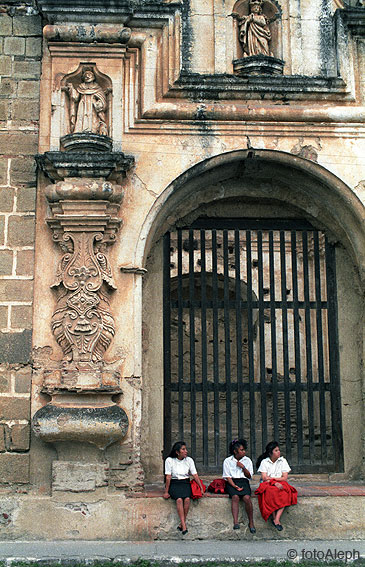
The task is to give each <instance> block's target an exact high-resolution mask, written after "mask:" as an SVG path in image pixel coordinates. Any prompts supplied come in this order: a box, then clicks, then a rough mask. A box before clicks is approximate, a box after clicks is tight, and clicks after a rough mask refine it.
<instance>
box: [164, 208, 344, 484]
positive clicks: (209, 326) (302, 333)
mask: <svg viewBox="0 0 365 567" xmlns="http://www.w3.org/2000/svg"><path fill="white" fill-rule="evenodd" d="M163 293H164V443H165V450H168V449H169V448H170V446H171V444H172V443H173V442H174V441H177V440H185V441H186V443H187V444H188V447H189V451H190V454H191V455H192V456H193V458H194V459H195V460H196V463H197V465H198V467H199V470H200V471H205V472H212V473H215V472H218V471H219V472H220V470H221V465H222V461H223V459H224V458H225V457H226V456H227V447H228V444H229V442H230V441H231V440H232V439H233V438H237V437H244V438H246V439H247V441H248V443H249V454H250V455H251V457H252V459H256V457H257V456H258V455H259V454H260V453H261V452H262V451H263V449H264V447H265V445H266V444H267V442H269V441H271V440H273V439H275V440H278V441H279V442H280V445H281V447H282V451H283V453H284V454H285V456H286V458H287V459H288V460H289V462H290V464H291V465H292V466H293V470H294V471H295V472H302V473H306V472H328V471H341V470H343V451H342V430H341V407H340V381H339V370H338V366H339V364H338V337H337V299H336V273H335V254H334V248H333V246H332V245H331V244H330V243H329V242H328V240H327V238H326V236H325V234H324V233H323V232H321V231H318V230H316V229H314V228H313V227H312V226H311V225H310V224H309V223H307V222H305V221H301V220H277V219H276V220H254V219H208V218H202V219H198V220H197V221H196V222H195V223H194V224H193V225H191V226H190V227H188V228H181V229H180V228H179V229H177V230H176V231H174V232H171V233H170V232H168V233H167V234H165V236H164V289H163Z"/></svg>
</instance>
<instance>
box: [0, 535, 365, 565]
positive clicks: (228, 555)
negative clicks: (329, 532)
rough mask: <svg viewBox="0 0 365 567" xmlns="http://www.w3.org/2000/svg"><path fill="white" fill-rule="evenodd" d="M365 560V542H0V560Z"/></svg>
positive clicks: (9, 561)
mask: <svg viewBox="0 0 365 567" xmlns="http://www.w3.org/2000/svg"><path fill="white" fill-rule="evenodd" d="M364 557H365V540H362V541H359V540H346V541H345V540H343V541H339V540H337V541H333V540H332V541H313V540H311V541H306V540H297V541H293V540H290V541H289V540H287V541H285V540H280V541H277V540H275V541H271V540H267V541H235V542H232V541H218V540H210V541H207V540H205V541H191V540H189V541H151V542H140V541H138V542H132V541H128V542H126V541H31V542H29V541H28V542H27V541H1V542H0V560H4V559H6V560H8V563H9V564H11V560H12V559H22V560H25V559H26V560H45V559H46V560H60V559H61V560H62V559H65V560H66V559H67V560H70V559H74V560H78V561H83V560H93V559H97V560H120V561H123V560H124V561H125V560H131V561H135V560H137V559H140V558H141V559H149V560H153V561H158V560H160V561H162V560H173V561H174V562H176V563H178V562H179V561H197V560H205V561H208V560H211V561H213V560H216V561H217V560H218V561H219V560H221V561H222V560H233V561H234V560H236V561H238V560H240V561H242V560H245V559H247V560H255V561H259V560H263V559H276V560H287V559H290V560H297V561H299V560H303V559H307V560H309V559H311V560H319V561H326V560H327V561H331V560H341V561H342V560H343V561H344V563H345V562H346V561H352V560H356V559H359V558H362V559H363V558H364Z"/></svg>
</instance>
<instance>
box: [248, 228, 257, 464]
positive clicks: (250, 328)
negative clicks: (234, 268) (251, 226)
mask: <svg viewBox="0 0 365 567" xmlns="http://www.w3.org/2000/svg"><path fill="white" fill-rule="evenodd" d="M246 265H247V339H248V380H249V388H250V390H249V400H250V446H251V454H252V455H256V409H255V365H254V322H253V310H252V252H251V231H250V230H246Z"/></svg>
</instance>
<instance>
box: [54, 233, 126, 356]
mask: <svg viewBox="0 0 365 567" xmlns="http://www.w3.org/2000/svg"><path fill="white" fill-rule="evenodd" d="M102 237H103V236H102V234H100V233H94V234H93V233H91V234H90V233H82V232H81V233H76V234H72V235H69V234H66V235H64V237H63V238H64V240H71V241H72V242H73V251H72V252H67V253H66V254H64V256H63V257H62V259H61V261H60V264H59V267H58V270H57V274H56V281H55V283H54V284H53V286H52V287H59V286H62V287H63V288H64V290H65V293H63V294H62V293H61V295H60V297H59V299H58V306H57V309H56V311H55V313H54V314H53V317H52V331H53V333H54V335H55V338H56V340H57V342H58V344H59V345H60V346H61V348H62V350H63V352H64V355H65V357H66V360H69V361H70V360H73V361H74V362H78V361H80V362H98V361H100V360H102V358H103V354H104V352H105V351H106V349H107V348H108V346H109V345H110V342H111V340H112V338H113V336H114V332H115V328H114V319H113V317H112V315H111V313H110V307H109V300H108V297H107V295H106V294H105V293H103V292H102V286H103V283H104V282H105V283H106V284H107V285H108V287H109V288H111V289H116V288H115V285H114V282H113V278H112V272H111V268H110V266H109V263H108V259H107V257H106V256H105V254H103V253H101V252H97V251H96V250H94V241H95V240H96V241H97V240H101V239H102Z"/></svg>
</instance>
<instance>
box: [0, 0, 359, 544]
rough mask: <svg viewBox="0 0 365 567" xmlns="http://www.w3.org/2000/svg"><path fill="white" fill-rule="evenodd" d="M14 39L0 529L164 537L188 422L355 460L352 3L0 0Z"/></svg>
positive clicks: (4, 181)
mask: <svg viewBox="0 0 365 567" xmlns="http://www.w3.org/2000/svg"><path fill="white" fill-rule="evenodd" d="M0 41H1V44H0V47H1V49H2V57H1V61H0V75H1V82H0V140H1V141H0V154H1V161H0V195H1V199H0V257H1V267H0V289H1V297H0V322H1V325H0V331H1V333H0V357H1V359H0V362H1V366H0V485H1V493H0V511H1V513H2V514H3V519H0V530H1V537H2V538H19V537H29V538H30V539H33V538H38V537H61V538H63V539H67V538H75V537H76V538H77V537H80V538H83V539H87V538H88V537H90V538H94V537H95V538H97V539H98V538H106V539H110V538H116V539H126V538H132V539H133V538H134V539H144V538H149V537H165V536H166V533H167V532H168V529H167V528H166V526H165V525H162V524H163V520H161V518H164V516H165V515H167V514H166V512H165V510H166V506H167V504H166V503H164V502H163V501H162V499H159V500H158V502H157V501H156V502H155V503H151V502H152V501H151V502H150V503H149V504H148V506H147V505H146V502H145V500H144V498H143V495H144V489H145V487H146V485H148V484H151V483H156V482H161V480H162V474H163V467H162V463H163V461H162V457H163V454H165V453H166V450H167V449H168V448H169V444H170V443H171V442H173V441H174V440H176V439H177V438H178V437H181V436H184V437H185V440H186V442H187V444H188V446H189V447H190V448H191V450H192V454H193V456H194V457H195V459H196V461H197V463H198V466H199V467H200V470H202V471H204V472H205V473H206V474H210V475H216V476H217V475H218V474H219V472H218V471H220V465H221V460H222V458H223V456H225V453H226V449H227V443H228V442H229V440H230V439H231V438H232V437H234V436H237V435H244V436H245V437H247V438H248V441H249V445H250V450H251V455H252V457H253V459H254V458H256V457H257V456H258V454H259V453H260V452H261V449H262V448H263V447H264V445H265V443H266V442H268V441H270V440H271V439H272V438H274V437H275V438H278V439H279V440H280V444H281V445H282V447H283V449H284V448H285V449H284V453H286V454H287V456H288V455H290V456H291V462H292V463H293V464H294V472H296V474H299V475H304V476H303V478H305V475H306V474H319V475H324V476H325V477H326V478H327V479H328V478H329V479H330V480H332V481H336V480H341V481H344V482H346V481H350V480H357V479H360V478H363V477H364V473H365V469H364V463H365V452H364V451H365V431H364V365H363V356H364V295H363V294H364V279H365V231H364V220H365V215H364V201H365V166H364V155H365V144H364V119H365V118H364V117H365V110H364V109H365V83H364V76H365V6H363V5H362V2H357V1H348V2H345V1H342V0H325V1H320V0H311V1H301V2H297V1H296V0H295V1H294V0H262V1H261V0H254V1H248V0H238V1H236V2H234V1H233V0H230V1H229V2H222V1H220V0H207V1H203V0H177V1H176V2H174V1H168V0H164V1H163V0H150V1H135V2H132V1H125V0H115V1H113V2H107V1H101V0H93V1H92V2H91V1H90V0H88V1H86V0H74V1H73V2H69V1H60V0H37V1H35V0H34V1H33V0H29V1H28V0H25V1H24V2H18V1H8V2H5V3H4V2H3V3H1V4H0ZM321 478H323V477H321ZM132 502H133V506H131V503H132ZM204 505H205V506H208V504H205V503H204ZM355 507H356V505H355ZM40 509H41V510H42V512H41V514H40V520H39V525H35V524H34V522H33V520H32V517H33V518H34V513H35V511H36V510H37V511H38V510H40ZM146 510H148V513H146ZM55 513H56V514H57V517H58V518H59V524H58V525H57V526H55V525H54V524H52V522H49V518H50V517H52V514H55ZM169 513H170V514H171V513H172V512H171V511H170V512H169ZM318 513H319V512H318ZM321 513H322V514H323V517H325V516H326V514H328V511H326V507H325V506H323V510H322V512H321ZM37 514H38V512H37ZM82 514H83V515H84V516H86V518H87V521H86V520H84V519H83V518H82V517H81V516H82ZM79 516H80V518H81V520H80V518H79ZM105 518H107V522H105V520H104V519H105ZM85 522H86V524H85ZM80 526H81V527H80ZM339 529H340V528H339ZM164 530H165V531H164ZM336 533H337V532H336ZM111 534H112V535H111ZM338 534H341V535H342V536H344V537H346V533H345V532H341V531H339V532H338ZM166 537H167V536H166Z"/></svg>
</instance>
